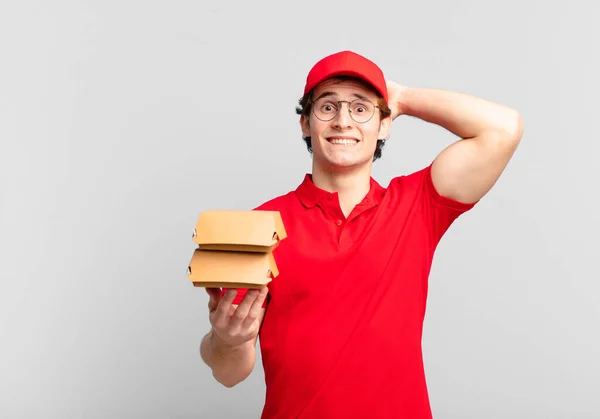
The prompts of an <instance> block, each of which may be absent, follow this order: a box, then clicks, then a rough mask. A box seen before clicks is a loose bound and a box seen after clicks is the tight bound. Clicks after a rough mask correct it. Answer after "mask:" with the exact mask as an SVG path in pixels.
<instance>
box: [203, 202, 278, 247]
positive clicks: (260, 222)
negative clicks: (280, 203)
mask: <svg viewBox="0 0 600 419" xmlns="http://www.w3.org/2000/svg"><path fill="white" fill-rule="evenodd" d="M286 237H287V232H286V230H285V227H284V225H283V220H282V219H281V214H280V213H279V212H278V211H259V210H253V211H250V210H248V211H246V210H210V211H205V212H202V213H200V216H199V217H198V222H197V223H196V228H195V229H194V233H193V235H192V239H193V241H194V242H196V243H197V244H198V247H199V248H200V249H203V250H229V251H242V252H268V251H272V250H273V249H274V248H276V247H277V246H278V245H279V242H280V241H281V240H283V239H285V238H286Z"/></svg>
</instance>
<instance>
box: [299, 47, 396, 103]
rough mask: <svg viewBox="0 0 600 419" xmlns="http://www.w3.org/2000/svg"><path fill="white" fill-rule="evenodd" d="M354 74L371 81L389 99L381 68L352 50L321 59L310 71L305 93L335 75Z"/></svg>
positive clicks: (386, 99) (353, 75)
mask: <svg viewBox="0 0 600 419" xmlns="http://www.w3.org/2000/svg"><path fill="white" fill-rule="evenodd" d="M342 75H343V76H352V77H357V78H359V79H362V80H364V81H366V82H367V83H369V84H370V85H371V86H373V88H375V90H377V92H379V94H381V96H383V98H384V99H385V102H386V103H387V101H388V93H387V86H386V84H385V78H384V77H383V72H382V71H381V69H380V68H379V67H378V66H377V65H376V64H375V63H374V62H372V61H371V60H368V59H367V58H365V57H363V56H362V55H359V54H357V53H355V52H352V51H341V52H337V53H335V54H332V55H328V56H327V57H325V58H323V59H321V60H320V61H319V62H318V63H316V64H315V65H314V67H313V68H312V69H311V70H310V72H309V73H308V76H307V77H306V85H305V86H304V94H307V93H308V92H309V91H310V90H312V89H313V88H314V87H315V86H316V85H317V84H319V83H321V82H322V81H323V80H325V79H328V78H330V77H333V76H342Z"/></svg>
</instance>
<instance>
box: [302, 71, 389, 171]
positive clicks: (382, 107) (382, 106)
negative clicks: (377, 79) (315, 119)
mask: <svg viewBox="0 0 600 419" xmlns="http://www.w3.org/2000/svg"><path fill="white" fill-rule="evenodd" d="M334 78H335V79H336V80H340V81H341V80H358V81H360V82H362V83H364V82H363V81H362V80H360V79H356V78H354V77H349V76H337V77H334ZM313 91H314V89H313V90H311V91H310V92H308V93H307V94H305V95H304V96H302V97H301V98H300V100H299V101H298V106H297V107H296V113H297V114H298V115H303V116H305V117H306V118H309V117H310V111H311V99H312V93H313ZM377 106H378V107H379V116H380V118H381V119H383V118H387V117H388V116H390V115H391V114H392V111H391V110H390V108H389V107H388V105H387V103H385V100H384V99H383V97H382V96H381V95H380V94H377ZM302 139H303V140H304V142H305V143H306V148H307V149H308V152H309V153H312V151H313V149H312V141H311V138H310V137H306V136H304V135H303V136H302ZM384 145H385V140H377V146H376V147H375V154H374V155H373V161H375V160H377V159H378V158H380V157H381V151H382V149H383V146H384Z"/></svg>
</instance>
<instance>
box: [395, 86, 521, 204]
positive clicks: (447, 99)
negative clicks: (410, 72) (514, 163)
mask: <svg viewBox="0 0 600 419" xmlns="http://www.w3.org/2000/svg"><path fill="white" fill-rule="evenodd" d="M387 83H388V91H389V98H390V100H389V102H390V108H391V109H392V118H396V117H397V116H399V115H403V114H404V115H410V116H414V117H416V118H419V119H422V120H424V121H427V122H430V123H433V124H436V125H439V126H441V127H443V128H445V129H447V130H448V131H450V132H452V133H453V134H455V135H457V136H458V137H460V140H458V141H456V142H455V143H453V144H451V145H450V146H448V147H447V148H446V149H444V150H443V151H442V152H441V153H440V154H439V155H438V156H437V157H436V159H435V160H434V162H433V164H432V168H431V175H432V179H433V184H434V185H435V187H436V189H437V190H438V192H439V193H440V194H441V195H443V196H446V197H448V198H451V199H454V200H456V201H459V202H464V203H473V202H476V201H479V200H480V199H481V198H482V197H483V196H484V195H485V194H486V193H488V192H489V190H490V189H491V188H492V186H494V184H495V183H496V181H497V180H498V178H499V177H500V175H501V174H502V172H503V171H504V169H505V168H506V165H507V164H508V162H509V161H510V159H511V158H512V156H513V154H514V152H515V150H516V148H517V146H518V145H519V142H520V141H521V136H522V134H523V122H522V119H521V116H520V115H519V113H518V112H517V111H516V110H514V109H511V108H509V107H506V106H503V105H500V104H497V103H493V102H489V101H487V100H484V99H480V98H477V97H474V96H469V95H467V94H463V93H456V92H451V91H446V90H438V89H425V88H407V87H404V86H401V85H399V84H397V83H394V82H392V81H388V82H387Z"/></svg>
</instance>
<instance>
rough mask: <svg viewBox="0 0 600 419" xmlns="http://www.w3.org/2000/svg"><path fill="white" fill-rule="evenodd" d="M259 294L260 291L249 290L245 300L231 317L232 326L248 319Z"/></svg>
mask: <svg viewBox="0 0 600 419" xmlns="http://www.w3.org/2000/svg"><path fill="white" fill-rule="evenodd" d="M258 294H259V290H254V289H251V290H248V291H247V292H246V295H245V296H244V299H243V300H242V302H241V303H240V305H239V306H238V308H236V309H235V312H234V313H233V315H232V316H231V320H230V323H231V324H233V325H238V324H241V323H242V322H243V321H244V320H245V319H246V316H247V315H248V312H249V311H250V307H252V304H254V301H255V300H256V297H258Z"/></svg>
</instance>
